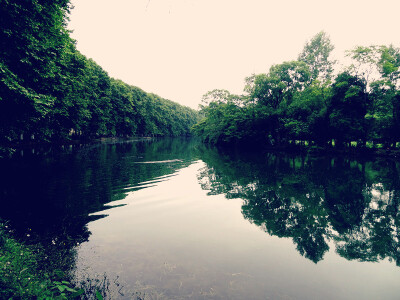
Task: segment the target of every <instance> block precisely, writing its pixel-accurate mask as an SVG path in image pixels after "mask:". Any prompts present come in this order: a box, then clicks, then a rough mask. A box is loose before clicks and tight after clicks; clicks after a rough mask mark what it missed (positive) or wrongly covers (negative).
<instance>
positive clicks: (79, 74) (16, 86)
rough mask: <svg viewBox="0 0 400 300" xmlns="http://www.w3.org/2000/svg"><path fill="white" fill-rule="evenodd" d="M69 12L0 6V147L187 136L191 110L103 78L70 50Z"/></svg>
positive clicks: (59, 2) (41, 0)
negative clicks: (32, 142)
mask: <svg viewBox="0 0 400 300" xmlns="http://www.w3.org/2000/svg"><path fill="white" fill-rule="evenodd" d="M70 9H71V5H70V3H69V0H56V1H45V0H37V1H22V2H20V1H0V15H1V18H0V144H3V145H4V144H13V143H15V142H17V141H18V140H25V141H26V140H27V139H28V140H31V139H35V140H39V141H61V142H64V141H68V140H70V139H71V138H94V137H103V136H132V135H147V136H178V135H187V134H190V128H191V127H192V125H193V124H195V123H196V122H197V120H198V112H196V111H195V110H192V109H190V108H188V107H185V106H182V105H178V104H177V103H174V102H172V101H169V100H166V99H163V98H161V97H159V96H157V95H154V94H150V93H146V92H144V91H142V90H141V89H140V88H137V87H134V86H130V85H128V84H126V83H124V82H122V81H120V80H116V79H113V78H110V77H109V75H108V74H107V72H106V71H105V70H103V69H102V68H101V67H100V66H99V65H98V64H97V63H96V62H95V61H93V60H92V59H88V58H86V57H85V56H84V55H82V54H81V53H80V52H79V51H78V50H77V49H76V47H75V41H74V40H72V39H71V38H70V36H69V32H68V30H67V29H66V23H67V20H68V14H69V11H70Z"/></svg>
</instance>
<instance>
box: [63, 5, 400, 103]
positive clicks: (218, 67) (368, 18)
mask: <svg viewBox="0 0 400 300" xmlns="http://www.w3.org/2000/svg"><path fill="white" fill-rule="evenodd" d="M72 3H73V5H74V6H75V8H74V9H73V10H72V13H71V16H70V19H71V21H70V24H69V28H70V29H72V30H73V33H72V37H73V38H74V39H76V40H77V42H78V44H77V47H78V49H79V50H80V51H81V52H82V53H83V54H84V55H86V56H87V57H90V58H93V59H94V60H95V61H96V62H97V63H98V64H99V65H100V66H102V67H103V68H104V69H105V70H106V71H107V72H108V73H109V75H110V76H112V77H114V78H118V79H121V80H123V81H125V82H126V83H128V84H131V85H134V86H138V87H140V88H142V89H143V90H145V91H146V92H152V93H155V94H158V95H159V96H161V97H163V98H166V99H170V100H172V101H176V102H178V103H181V104H183V105H187V106H190V107H192V108H197V107H198V104H199V103H200V101H201V97H202V95H203V94H205V93H206V92H208V91H210V90H213V89H217V88H218V89H227V90H229V91H231V92H232V93H242V91H243V87H244V78H245V77H246V76H249V75H251V74H252V73H265V72H268V70H269V67H270V66H271V65H272V64H277V63H282V62H284V61H288V60H294V59H296V58H297V56H298V54H299V53H300V52H301V50H302V49H303V46H304V44H305V43H306V41H307V40H309V39H311V38H312V37H313V36H314V35H315V34H317V33H318V32H319V31H321V30H324V31H325V32H326V33H327V34H328V35H329V36H330V38H331V41H332V43H333V44H334V46H335V48H336V49H335V56H337V57H340V56H342V55H343V53H344V51H345V50H348V49H351V48H353V47H354V46H356V45H365V46H368V45H370V44H393V45H395V46H397V47H399V46H400V32H399V28H400V26H399V16H400V1H399V0H377V1H370V0H364V1H361V0H335V1H332V0H303V1H299V0H280V1H279V0H273V1H272V0H271V1H270V0H113V1H111V0H72Z"/></svg>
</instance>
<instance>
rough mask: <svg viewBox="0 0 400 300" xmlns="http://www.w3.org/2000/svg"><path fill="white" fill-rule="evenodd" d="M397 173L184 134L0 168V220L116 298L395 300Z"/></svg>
mask: <svg viewBox="0 0 400 300" xmlns="http://www.w3.org/2000/svg"><path fill="white" fill-rule="evenodd" d="M399 174H400V163H399V162H398V161H394V160H390V159H384V158H370V159H366V158H365V159H355V158H350V157H344V156H340V157H333V156H330V157H325V156H296V155H287V154H277V153H255V152H240V151H237V150H236V151H234V150H232V151H227V150H224V151H223V150H221V149H220V150H218V149H216V148H212V147H207V146H205V145H203V144H201V143H199V142H198V141H196V140H192V139H139V140H131V141H123V142H116V141H115V142H110V141H108V142H103V143H99V144H94V145H81V146H71V147H65V149H63V150H62V151H60V150H58V151H50V150H48V151H47V152H44V150H38V149H35V150H32V149H31V150H24V151H23V152H22V151H18V152H17V153H15V155H14V157H13V158H12V159H3V160H1V161H0V197H1V198H0V201H1V202H0V205H1V208H0V218H2V219H3V220H7V221H8V222H9V224H10V225H11V226H12V227H13V228H14V229H15V234H16V235H18V236H19V237H20V238H25V239H26V242H27V243H29V242H32V243H33V242H40V243H42V244H44V245H46V247H48V248H51V247H61V245H62V247H64V249H63V252H62V253H63V255H66V256H67V257H66V258H63V259H64V263H65V265H67V266H66V268H67V269H68V271H69V272H70V274H72V276H73V277H74V278H75V280H76V281H79V280H85V278H86V279H87V278H92V279H93V278H98V280H101V278H103V279H104V278H106V280H107V282H108V290H109V296H110V297H111V298H113V299H134V298H136V299H398V297H399V295H400V284H399V282H400V268H399V266H400V242H399V238H400V231H399V228H400V215H399V204H400V176H399ZM57 249H59V248H57Z"/></svg>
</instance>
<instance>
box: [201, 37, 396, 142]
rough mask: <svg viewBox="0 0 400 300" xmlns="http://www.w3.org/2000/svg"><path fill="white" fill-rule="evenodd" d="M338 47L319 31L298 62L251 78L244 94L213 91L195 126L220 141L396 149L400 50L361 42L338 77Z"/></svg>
mask: <svg viewBox="0 0 400 300" xmlns="http://www.w3.org/2000/svg"><path fill="white" fill-rule="evenodd" d="M333 48H334V47H333V45H332V44H331V42H330V40H329V37H328V36H327V35H326V34H325V33H324V32H320V33H318V34H317V35H316V36H314V37H313V38H312V39H311V40H310V41H309V42H307V43H306V45H305V47H304V49H303V51H302V52H301V53H300V55H299V57H298V60H297V61H288V62H283V63H282V64H277V65H273V66H272V67H271V68H270V70H269V72H268V73H266V74H253V75H251V76H249V77H247V78H246V84H245V88H244V92H245V93H244V95H235V96H234V97H233V96H232V95H231V94H230V93H229V91H226V90H223V91H220V90H215V91H212V92H209V93H207V94H206V95H205V98H207V99H208V102H207V104H208V105H205V106H202V113H203V115H204V118H203V120H202V121H201V122H199V123H198V124H197V125H196V126H194V132H195V133H196V134H197V135H199V136H200V137H202V138H203V139H204V140H205V141H208V142H210V143H214V144H224V143H237V144H246V145H249V144H257V145H269V146H281V147H282V146H284V147H287V146H289V145H293V144H298V143H299V142H300V143H302V144H307V145H310V146H311V147H314V146H315V145H317V147H322V148H327V147H333V146H334V147H337V148H344V147H352V145H357V147H365V146H367V145H369V146H370V147H375V145H376V144H377V143H379V144H383V145H384V147H385V148H387V147H392V148H394V147H396V145H397V144H398V142H400V91H399V90H398V88H399V85H400V49H398V48H395V47H393V46H392V45H390V46H370V47H361V46H358V47H356V48H354V49H353V50H351V51H348V52H347V56H349V57H350V58H351V59H352V61H353V62H352V64H351V65H350V66H349V67H347V68H345V70H344V71H342V72H340V73H338V74H336V75H335V76H334V77H333V76H332V74H333V65H334V63H335V61H332V60H330V58H329V55H330V53H331V51H332V50H333ZM232 98H234V99H237V100H236V101H232V100H230V99H232ZM211 99H212V100H211ZM221 99H225V100H224V101H221ZM210 100H211V101H210Z"/></svg>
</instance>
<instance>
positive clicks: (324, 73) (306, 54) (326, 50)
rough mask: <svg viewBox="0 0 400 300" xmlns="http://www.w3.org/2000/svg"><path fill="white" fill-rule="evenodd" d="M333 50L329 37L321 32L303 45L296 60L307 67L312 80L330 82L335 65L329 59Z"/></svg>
mask: <svg viewBox="0 0 400 300" xmlns="http://www.w3.org/2000/svg"><path fill="white" fill-rule="evenodd" d="M333 49H334V46H333V45H332V43H331V41H330V39H329V36H328V35H327V34H326V33H325V32H323V31H321V32H319V33H317V34H316V35H315V36H314V37H313V38H312V39H311V40H310V41H309V42H307V43H306V44H305V46H304V49H303V51H302V52H301V53H300V55H299V57H298V60H299V61H302V62H304V63H306V64H307V65H308V67H309V68H310V72H311V78H312V79H313V80H317V79H318V80H320V81H323V82H324V81H327V80H330V78H331V75H332V71H333V65H334V64H335V61H332V60H330V59H329V55H330V54H331V52H332V50H333Z"/></svg>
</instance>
